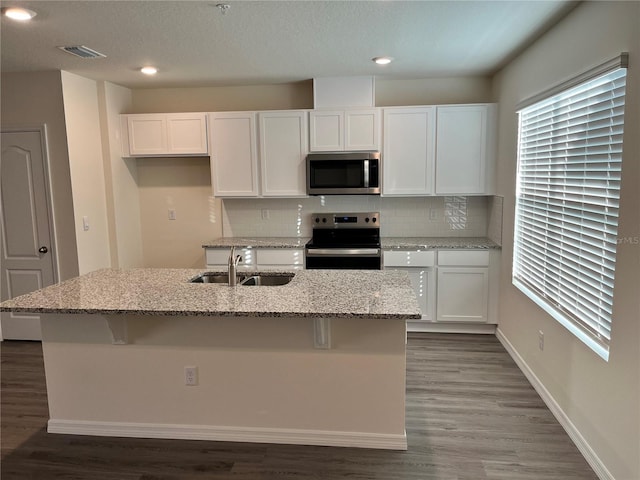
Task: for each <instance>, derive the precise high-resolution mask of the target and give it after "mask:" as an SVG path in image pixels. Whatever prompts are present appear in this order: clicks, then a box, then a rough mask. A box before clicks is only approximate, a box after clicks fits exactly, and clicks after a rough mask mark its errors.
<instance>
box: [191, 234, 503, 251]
mask: <svg viewBox="0 0 640 480" xmlns="http://www.w3.org/2000/svg"><path fill="white" fill-rule="evenodd" d="M380 240H381V243H382V248H387V249H396V250H412V249H430V248H452V249H483V250H487V249H500V248H501V247H500V245H498V244H497V243H495V242H494V241H492V240H489V239H488V238H487V237H382V238H381V239H380ZM308 241H309V237H255V238H245V237H221V238H217V239H215V240H211V241H209V242H206V243H204V244H203V245H202V246H203V247H204V248H230V247H232V246H233V247H239V248H246V247H252V248H304V246H305V244H306V243H307V242H308Z"/></svg>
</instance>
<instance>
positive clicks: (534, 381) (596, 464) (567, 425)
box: [496, 328, 615, 480]
mask: <svg viewBox="0 0 640 480" xmlns="http://www.w3.org/2000/svg"><path fill="white" fill-rule="evenodd" d="M496 337H497V338H498V340H499V341H500V343H501V344H502V346H503V347H504V348H505V350H506V351H507V352H508V353H509V355H511V358H513V361H514V362H516V364H517V365H518V367H519V368H520V370H521V371H522V373H524V375H525V377H527V380H529V383H531V385H532V386H533V388H534V389H535V391H536V392H538V395H540V398H542V401H543V402H544V403H545V404H546V405H547V407H548V408H549V410H551V413H552V414H553V416H554V417H556V420H558V422H559V423H560V425H562V428H564V430H565V431H566V432H567V435H569V438H571V440H572V441H573V443H574V444H575V446H576V447H577V448H578V450H579V451H580V453H581V454H582V456H583V457H584V459H585V460H586V461H587V463H588V464H589V466H590V467H591V468H592V469H593V471H594V472H595V474H596V475H597V476H598V478H599V479H600V480H615V477H614V476H613V475H612V474H611V472H609V470H608V469H607V467H606V466H605V465H604V463H602V460H600V457H598V455H597V454H596V452H595V451H594V450H593V448H591V445H589V443H588V442H587V440H586V439H585V438H584V437H583V436H582V434H581V433H580V431H579V430H578V428H577V427H576V426H575V425H574V424H573V422H572V421H571V419H570V418H569V417H568V416H567V414H566V413H565V412H564V410H562V408H561V407H560V405H559V404H558V402H556V400H555V399H554V398H553V396H552V395H551V393H550V392H549V390H547V389H546V387H545V386H544V384H543V383H542V382H541V381H540V379H539V378H538V377H537V376H536V374H535V373H534V372H533V370H532V369H531V368H530V367H529V365H528V364H527V362H525V360H524V358H522V357H521V356H520V354H519V353H518V352H517V351H516V349H515V348H514V347H513V345H512V344H511V342H510V341H509V340H508V339H507V337H505V335H504V333H502V331H501V330H500V328H497V329H496Z"/></svg>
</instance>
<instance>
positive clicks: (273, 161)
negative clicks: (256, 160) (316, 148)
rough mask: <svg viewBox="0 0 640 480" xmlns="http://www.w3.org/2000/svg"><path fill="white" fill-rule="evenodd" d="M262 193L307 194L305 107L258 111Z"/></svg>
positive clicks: (277, 195) (278, 194)
mask: <svg viewBox="0 0 640 480" xmlns="http://www.w3.org/2000/svg"><path fill="white" fill-rule="evenodd" d="M258 128H259V134H258V137H259V144H260V147H259V151H260V168H261V180H262V181H261V186H262V195H263V196H265V197H299V196H305V195H306V194H307V189H306V157H307V153H309V145H308V142H307V138H308V136H307V132H308V131H309V128H308V125H307V111H304V110H289V111H277V112H261V113H259V114H258Z"/></svg>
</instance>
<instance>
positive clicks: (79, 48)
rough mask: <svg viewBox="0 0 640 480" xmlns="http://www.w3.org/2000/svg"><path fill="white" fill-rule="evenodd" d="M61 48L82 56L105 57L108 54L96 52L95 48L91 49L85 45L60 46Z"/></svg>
mask: <svg viewBox="0 0 640 480" xmlns="http://www.w3.org/2000/svg"><path fill="white" fill-rule="evenodd" d="M58 48H59V49H60V50H63V51H65V52H67V53H70V54H71V55H75V56H76V57H80V58H103V57H106V55H104V54H102V53H100V52H96V51H95V50H91V49H90V48H89V47H85V46H84V45H73V46H71V47H58Z"/></svg>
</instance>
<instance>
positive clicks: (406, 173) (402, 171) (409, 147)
mask: <svg viewBox="0 0 640 480" xmlns="http://www.w3.org/2000/svg"><path fill="white" fill-rule="evenodd" d="M383 115H384V142H383V144H384V150H383V155H382V162H383V163H382V171H383V182H382V193H383V194H384V195H389V196H391V195H396V196H408V195H430V194H432V193H433V188H434V185H433V183H434V179H433V168H434V158H435V151H436V149H435V134H436V114H435V107H413V108H395V107H394V108H385V109H384V114H383Z"/></svg>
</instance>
